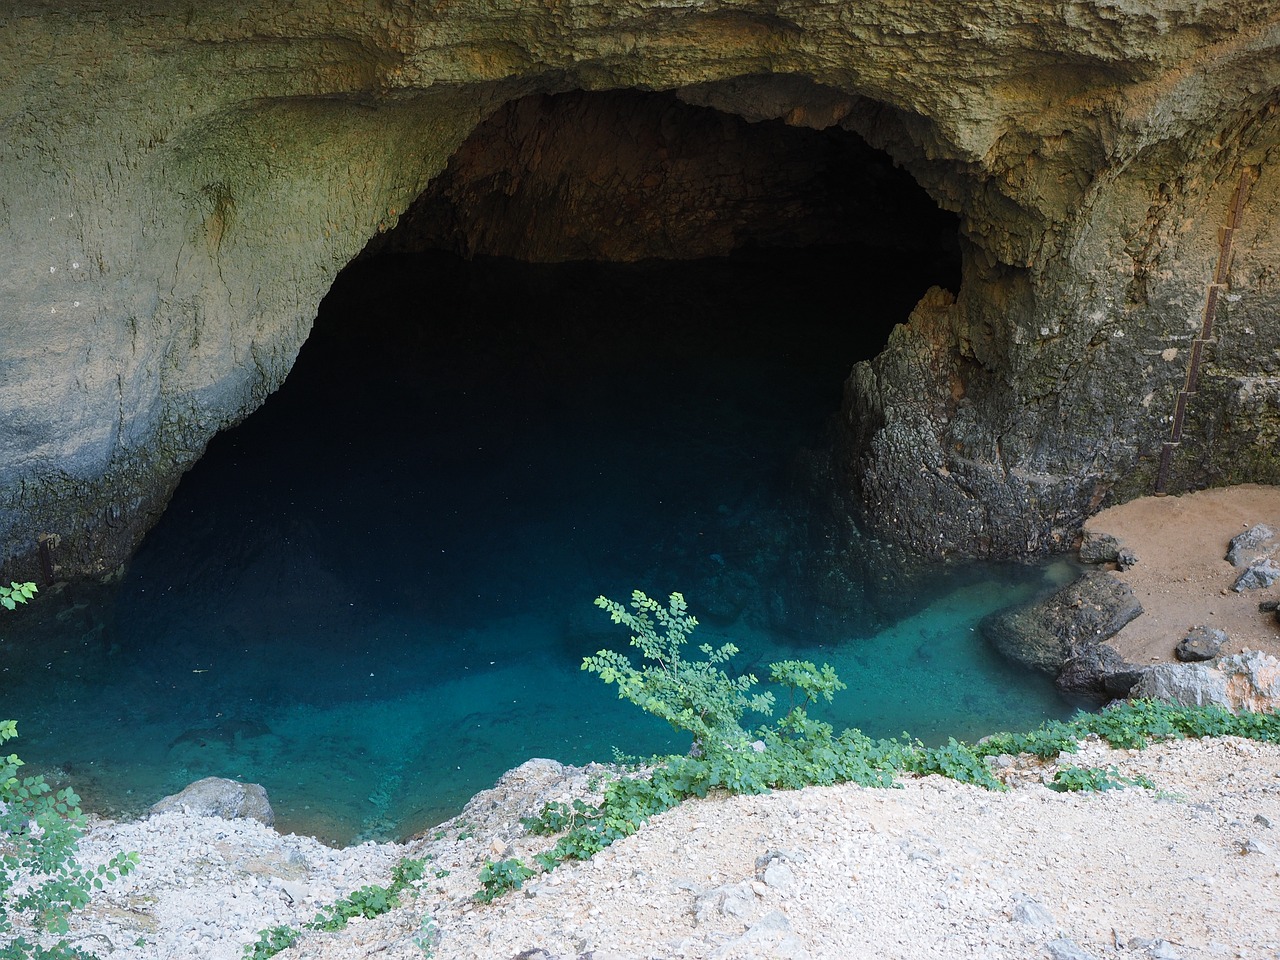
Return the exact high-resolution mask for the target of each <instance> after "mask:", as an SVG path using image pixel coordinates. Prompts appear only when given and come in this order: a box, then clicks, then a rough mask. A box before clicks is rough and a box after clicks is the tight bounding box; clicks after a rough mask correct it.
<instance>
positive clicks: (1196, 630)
mask: <svg viewBox="0 0 1280 960" xmlns="http://www.w3.org/2000/svg"><path fill="white" fill-rule="evenodd" d="M1226 642H1227V635H1226V634H1225V633H1224V632H1223V631H1221V630H1218V629H1215V628H1213V627H1207V626H1203V625H1201V626H1198V627H1192V628H1191V629H1190V630H1189V631H1188V632H1187V635H1186V636H1185V637H1183V638H1182V639H1181V640H1179V641H1178V646H1177V647H1176V648H1175V649H1174V651H1173V655H1174V656H1175V657H1177V658H1178V659H1179V660H1181V661H1183V662H1184V663H1196V662H1198V661H1201V660H1212V659H1213V658H1214V657H1216V656H1217V655H1218V654H1220V653H1221V652H1222V647H1223V644H1225V643H1226Z"/></svg>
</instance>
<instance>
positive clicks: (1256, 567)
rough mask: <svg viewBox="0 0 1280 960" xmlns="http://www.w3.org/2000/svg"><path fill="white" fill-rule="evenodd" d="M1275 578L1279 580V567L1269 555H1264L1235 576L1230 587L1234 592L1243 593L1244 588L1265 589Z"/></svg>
mask: <svg viewBox="0 0 1280 960" xmlns="http://www.w3.org/2000/svg"><path fill="white" fill-rule="evenodd" d="M1277 580H1280V567H1277V566H1276V565H1275V562H1274V561H1273V560H1272V559H1271V558H1270V557H1265V558H1263V559H1262V560H1260V561H1258V562H1257V563H1253V564H1250V566H1249V569H1248V570H1246V571H1245V572H1244V573H1242V574H1240V576H1239V577H1237V578H1236V582H1235V583H1234V584H1233V585H1232V587H1231V589H1232V590H1234V591H1235V592H1236V593H1244V591H1246V590H1265V589H1266V588H1267V587H1269V586H1271V585H1272V584H1273V583H1275V582H1276V581H1277Z"/></svg>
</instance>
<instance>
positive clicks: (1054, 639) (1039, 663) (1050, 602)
mask: <svg viewBox="0 0 1280 960" xmlns="http://www.w3.org/2000/svg"><path fill="white" fill-rule="evenodd" d="M1140 613H1142V605H1141V604H1140V603H1138V600H1137V598H1136V597H1135V596H1134V595H1133V591H1132V590H1131V589H1129V585H1128V584H1126V583H1124V582H1123V581H1121V580H1119V579H1117V578H1116V577H1113V576H1112V575H1111V574H1109V573H1107V572H1105V571H1101V570H1090V571H1087V572H1086V573H1084V574H1083V575H1081V576H1080V578H1079V579H1077V580H1076V581H1075V582H1073V583H1069V584H1067V585H1066V586H1065V587H1062V588H1061V589H1059V590H1056V591H1054V592H1053V593H1052V594H1050V595H1049V596H1048V597H1046V598H1044V599H1043V600H1040V601H1037V602H1035V603H1032V604H1029V605H1027V606H1023V607H1019V608H1017V609H1014V610H1006V611H1003V612H1001V613H998V614H994V615H992V616H989V617H986V618H985V619H984V620H983V621H982V623H981V627H980V629H981V630H982V633H983V636H985V637H986V638H987V640H988V641H990V642H991V643H992V644H993V645H994V646H995V648H996V649H997V650H999V651H1000V652H1001V653H1002V654H1004V655H1005V656H1006V657H1008V658H1009V659H1011V660H1013V661H1015V662H1017V663H1021V664H1023V665H1024V666H1028V667H1031V668H1032V669H1035V670H1039V671H1041V672H1043V673H1047V674H1049V675H1050V676H1053V677H1057V676H1058V674H1059V673H1060V671H1061V670H1062V668H1063V666H1064V665H1065V664H1066V663H1067V662H1068V661H1070V660H1073V659H1079V658H1081V657H1083V656H1085V654H1086V651H1087V650H1088V649H1089V648H1093V647H1097V646H1098V645H1099V644H1101V643H1102V642H1103V641H1104V640H1106V639H1107V638H1108V637H1111V636H1113V635H1114V634H1115V633H1116V632H1117V631H1119V630H1120V628H1121V627H1123V626H1124V625H1125V624H1126V623H1128V622H1129V621H1130V620H1132V619H1133V618H1134V617H1136V616H1138V615H1139V614H1140Z"/></svg>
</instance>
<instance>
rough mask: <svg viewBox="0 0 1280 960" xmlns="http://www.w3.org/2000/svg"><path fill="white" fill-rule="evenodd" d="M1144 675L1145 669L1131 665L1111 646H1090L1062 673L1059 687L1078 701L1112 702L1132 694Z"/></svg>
mask: <svg viewBox="0 0 1280 960" xmlns="http://www.w3.org/2000/svg"><path fill="white" fill-rule="evenodd" d="M1141 676H1142V668H1141V667H1139V666H1137V665H1136V664H1133V663H1130V662H1129V661H1128V660H1126V659H1125V658H1124V657H1123V656H1121V655H1120V654H1119V653H1118V652H1117V651H1116V650H1115V648H1114V647H1112V646H1111V645H1110V644H1108V643H1098V644H1086V645H1084V646H1082V647H1080V648H1079V649H1078V652H1077V653H1076V655H1075V656H1073V657H1071V659H1069V660H1067V662H1066V663H1064V664H1063V665H1062V669H1061V670H1060V671H1059V672H1058V678H1057V681H1056V682H1057V687H1058V689H1059V690H1060V691H1062V693H1064V694H1065V695H1066V696H1068V697H1070V698H1071V699H1074V700H1086V701H1091V702H1094V703H1100V704H1101V703H1108V702H1110V701H1112V700H1122V699H1124V698H1125V697H1127V696H1128V695H1129V691H1130V690H1131V689H1132V688H1133V685H1134V684H1135V683H1137V682H1138V678H1139V677H1141Z"/></svg>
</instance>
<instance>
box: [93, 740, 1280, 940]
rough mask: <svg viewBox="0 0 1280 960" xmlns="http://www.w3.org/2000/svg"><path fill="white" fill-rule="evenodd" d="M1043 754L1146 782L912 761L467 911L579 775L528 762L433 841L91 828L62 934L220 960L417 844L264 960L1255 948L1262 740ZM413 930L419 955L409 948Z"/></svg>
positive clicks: (692, 825)
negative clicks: (347, 918) (133, 861)
mask: <svg viewBox="0 0 1280 960" xmlns="http://www.w3.org/2000/svg"><path fill="white" fill-rule="evenodd" d="M1063 762H1064V763H1070V764H1072V765H1076V766H1106V765H1115V766H1117V767H1118V768H1119V769H1120V771H1121V772H1122V773H1124V774H1128V775H1133V774H1137V773H1141V774H1145V775H1146V776H1148V777H1150V778H1151V780H1152V781H1154V782H1155V784H1156V786H1157V789H1156V790H1145V789H1138V788H1132V787H1131V788H1128V789H1124V790H1115V791H1108V792H1106V793H1102V794H1089V795H1084V794H1059V793H1055V792H1053V791H1050V790H1049V789H1047V788H1046V787H1044V786H1043V785H1042V780H1044V779H1046V778H1048V777H1051V776H1052V773H1053V770H1054V769H1055V767H1054V765H1053V764H1047V765H1045V764H1041V763H1040V762H1039V761H1035V760H1034V759H1032V758H1025V757H1024V758H1018V759H1017V760H1015V761H1013V762H1011V763H1009V764H1008V766H1007V767H1006V768H1005V771H1004V774H1005V775H1006V776H1007V778H1008V780H1009V781H1010V783H1011V784H1012V785H1013V789H1011V790H1010V791H1009V792H1008V793H994V792H989V791H985V790H982V789H979V788H975V787H967V786H964V785H961V784H957V783H954V782H952V781H948V780H943V779H941V778H938V777H926V778H922V779H915V780H907V781H904V783H903V788H902V789H899V790H870V789H864V788H859V787H853V786H842V787H829V788H809V789H806V790H801V791H797V792H780V793H775V794H771V795H767V796H762V797H728V796H723V797H712V798H708V799H706V800H702V801H693V802H689V803H685V804H683V805H682V806H680V807H679V808H677V809H675V810H672V811H670V812H668V813H666V814H664V815H662V816H660V817H658V818H656V819H655V820H654V821H653V822H652V823H651V824H650V825H649V826H648V827H646V828H645V829H644V830H642V831H641V832H640V833H639V834H638V835H637V836H635V837H632V838H629V839H628V840H625V841H622V842H620V843H618V844H615V845H614V846H613V847H612V848H610V849H609V850H606V851H605V852H604V853H602V854H600V855H599V856H597V857H596V858H595V859H593V860H592V861H590V862H588V863H584V864H569V865H565V866H562V867H561V868H560V869H558V870H556V871H555V872H554V873H552V874H550V875H547V876H545V877H540V878H538V879H536V880H534V881H531V882H530V883H529V884H528V885H527V886H526V888H525V890H524V891H521V892H519V893H516V894H514V895H510V896H507V897H505V898H503V899H501V900H499V901H498V902H496V903H494V904H493V905H490V906H485V905H481V904H478V903H475V902H473V901H471V900H470V899H469V896H470V894H471V893H472V892H473V891H475V890H476V889H478V886H479V884H478V882H477V879H476V874H477V871H478V869H479V866H480V864H481V862H482V860H483V858H484V857H485V856H492V857H493V858H494V859H499V858H501V857H502V856H508V855H510V856H519V857H522V858H524V859H525V861H526V862H530V858H531V856H532V854H533V853H535V852H537V851H538V850H540V849H545V848H546V847H547V846H549V845H550V843H551V841H550V840H548V839H546V838H539V837H528V836H525V835H524V834H523V831H522V829H521V828H520V826H519V823H518V818H519V817H520V816H521V815H525V814H528V813H530V812H532V811H533V810H535V809H537V808H539V807H540V806H541V804H542V802H543V801H545V800H546V799H548V798H570V797H572V796H578V795H583V794H585V793H587V792H589V790H590V788H591V787H592V786H593V785H594V782H593V781H592V779H591V777H592V775H593V774H598V773H599V771H598V770H595V771H591V770H588V771H582V770H574V769H570V768H564V767H561V766H560V765H559V764H556V763H554V762H552V761H546V760H540V761H530V763H528V764H525V765H524V766H522V767H519V768H517V769H516V770H514V771H511V772H510V773H508V774H507V775H506V776H505V777H504V778H503V779H502V780H501V781H500V782H499V784H498V786H497V787H496V788H495V789H494V790H490V791H485V792H484V793H482V794H480V795H478V796H477V797H476V798H475V799H474V800H473V801H472V803H471V804H470V805H469V806H468V808H467V810H466V811H465V812H464V813H463V815H462V817H460V818H459V819H457V820H454V821H451V822H450V823H449V824H446V825H444V827H443V828H442V830H441V831H440V832H441V833H443V836H440V837H438V838H436V839H426V838H424V839H422V840H419V841H415V842H413V843H410V844H406V845H397V844H381V845H375V844H366V845H363V846H360V847H354V848H350V849H346V850H332V849H329V848H327V847H324V846H323V845H321V844H320V843H318V842H316V841H314V840H312V839H309V838H306V837H296V836H288V837H281V836H279V835H277V834H275V833H274V832H272V831H270V830H268V829H267V828H265V827H262V826H261V825H260V824H257V823H254V822H245V821H224V820H216V819H205V818H194V817H189V816H181V815H173V814H166V815H164V816H160V817H154V818H152V819H150V820H146V821H142V822H138V823H123V824H117V823H109V822H100V823H97V824H95V825H94V827H93V829H92V832H91V834H90V836H89V837H88V838H87V839H86V841H85V843H84V844H83V851H84V854H85V856H84V859H86V860H90V861H95V860H104V859H106V857H107V856H108V854H109V852H110V851H114V850H120V849H131V850H137V851H138V852H139V853H140V854H141V857H142V866H141V867H140V868H139V869H138V870H137V871H136V873H135V874H133V875H131V876H130V877H128V878H126V879H124V880H122V881H120V882H118V883H116V884H114V885H112V886H111V887H110V888H109V889H108V890H107V891H106V892H105V893H103V894H99V895H98V896H97V898H95V901H94V903H93V905H92V906H91V907H90V908H89V910H88V911H86V914H85V916H84V917H82V918H80V919H78V920H77V923H76V927H75V929H74V931H73V934H74V937H73V939H74V941H75V942H77V943H79V944H80V945H82V946H84V947H85V948H87V949H90V950H94V951H95V952H97V953H98V954H99V955H100V956H101V957H103V958H106V957H113V958H121V960H123V958H166V960H168V958H187V957H191V958H196V957H199V958H202V960H221V958H233V957H235V958H238V957H240V956H242V950H243V945H244V944H245V943H249V942H251V941H253V940H254V939H255V938H256V935H257V932H258V931H259V930H261V929H263V928H264V927H267V926H271V925H274V924H281V923H288V924H292V925H294V926H300V925H301V924H302V923H304V922H306V921H307V920H309V919H310V918H311V917H312V916H314V914H315V910H316V908H317V906H318V905H319V904H321V903H327V902H332V901H333V900H334V899H335V898H337V897H338V896H341V895H343V894H345V893H348V892H350V891H351V890H353V889H355V888H357V887H359V886H362V885H364V884H367V883H383V884H385V883H387V882H388V878H389V876H390V871H391V868H392V866H393V865H394V864H395V863H396V861H397V860H398V859H399V858H400V857H402V856H429V857H431V861H430V864H429V869H428V875H427V877H426V879H425V881H424V883H423V885H422V888H421V889H420V890H418V891H417V892H416V894H415V895H414V896H412V897H409V898H406V904H405V906H403V907H401V908H400V909H397V910H394V911H392V912H391V913H389V914H386V915H384V916H383V917H380V918H378V919H376V920H371V921H363V922H356V923H353V924H351V925H350V926H349V927H348V928H347V929H346V930H343V931H341V932H338V933H331V934H321V933H309V934H308V935H307V936H306V938H305V939H304V940H303V941H302V942H301V943H300V944H299V945H298V946H297V947H294V948H292V949H291V950H289V951H286V952H284V953H281V954H278V956H280V957H281V958H282V960H290V958H304V957H305V958H314V960H338V958H344V960H345V958H358V957H380V958H388V960H393V958H419V960H421V958H423V957H424V956H426V955H428V952H429V953H430V955H432V956H434V957H436V958H440V960H446V958H463V957H465V958H475V957H486V958H488V957H493V958H511V957H516V956H518V955H523V956H525V957H530V958H541V960H545V957H547V956H552V957H566V958H567V957H575V958H576V957H580V956H582V955H584V954H590V956H591V958H592V960H606V958H620V957H626V958H649V957H654V958H657V957H662V958H678V957H682V958H703V957H705V958H756V957H759V958H766V957H767V958H805V957H808V958H833V960H834V958H840V960H850V958H853V960H859V958H867V960H872V958H874V960H894V958H902V960H924V958H928V960H934V958H948V960H963V958H1009V960H1013V958H1018V960H1025V958H1038V957H1048V958H1053V960H1078V958H1083V957H1094V958H1098V960H1102V958H1111V957H1126V958H1153V960H1176V958H1181V960H1201V958H1245V960H1280V746H1276V745H1266V744H1258V743H1253V742H1249V741H1242V740H1237V739H1234V738H1224V739H1221V740H1211V741H1190V742H1178V743H1171V744H1164V745H1157V746H1153V747H1151V748H1149V749H1147V750H1145V751H1142V752H1129V751H1112V750H1110V749H1108V748H1107V747H1106V746H1105V745H1104V744H1101V743H1097V742H1091V743H1086V744H1085V745H1084V749H1083V751H1082V752H1081V753H1080V754H1077V755H1075V756H1070V757H1064V759H1063ZM446 871H447V873H446ZM424 923H426V924H427V926H428V927H431V928H433V929H434V933H433V935H432V936H431V937H430V938H428V939H427V940H423V942H424V943H426V944H427V946H428V948H429V950H424V949H423V948H422V947H421V946H419V945H418V943H415V939H418V940H421V939H422V937H423V934H424V932H426V929H427V928H426V927H424ZM527 951H533V952H532V953H529V952H527ZM538 951H542V952H538Z"/></svg>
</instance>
